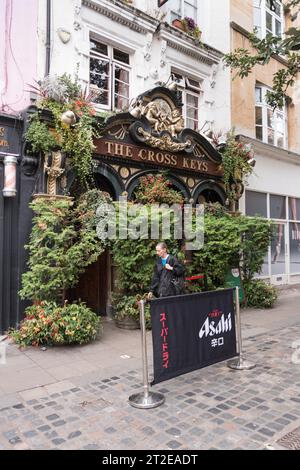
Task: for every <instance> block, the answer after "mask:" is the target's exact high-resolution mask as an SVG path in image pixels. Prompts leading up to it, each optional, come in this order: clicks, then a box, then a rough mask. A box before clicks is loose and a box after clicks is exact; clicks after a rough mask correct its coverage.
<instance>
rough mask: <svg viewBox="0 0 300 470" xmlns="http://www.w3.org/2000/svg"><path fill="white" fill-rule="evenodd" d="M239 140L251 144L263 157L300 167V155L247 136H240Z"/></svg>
mask: <svg viewBox="0 0 300 470" xmlns="http://www.w3.org/2000/svg"><path fill="white" fill-rule="evenodd" d="M237 138H238V140H239V141H241V142H244V143H250V144H251V145H252V147H253V150H254V152H255V153H256V154H259V155H262V156H263V157H269V158H274V159H275V160H281V161H283V162H288V163H293V164H294V165H300V155H299V154H298V153H295V152H291V151H290V150H285V149H282V148H280V147H275V146H274V145H270V144H266V143H265V142H261V141H260V140H257V139H253V138H251V137H247V136H245V135H238V136H237Z"/></svg>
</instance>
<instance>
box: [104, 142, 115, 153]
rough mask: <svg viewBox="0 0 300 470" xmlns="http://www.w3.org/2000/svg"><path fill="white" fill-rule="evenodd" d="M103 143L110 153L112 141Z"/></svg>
mask: <svg viewBox="0 0 300 470" xmlns="http://www.w3.org/2000/svg"><path fill="white" fill-rule="evenodd" d="M105 145H107V153H110V154H112V153H113V152H112V148H113V145H114V143H113V142H105Z"/></svg>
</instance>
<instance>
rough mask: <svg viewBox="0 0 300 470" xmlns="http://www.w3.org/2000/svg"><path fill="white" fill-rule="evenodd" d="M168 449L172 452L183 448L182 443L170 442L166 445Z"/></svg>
mask: <svg viewBox="0 0 300 470" xmlns="http://www.w3.org/2000/svg"><path fill="white" fill-rule="evenodd" d="M166 445H167V447H168V448H169V449H172V450H176V449H179V448H180V447H181V443H180V442H178V441H169V442H167V443H166Z"/></svg>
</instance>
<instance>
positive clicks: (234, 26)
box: [230, 21, 288, 67]
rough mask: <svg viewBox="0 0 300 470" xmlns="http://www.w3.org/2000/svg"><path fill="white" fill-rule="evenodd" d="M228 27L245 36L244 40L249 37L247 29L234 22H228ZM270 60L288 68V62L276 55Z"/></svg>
mask: <svg viewBox="0 0 300 470" xmlns="http://www.w3.org/2000/svg"><path fill="white" fill-rule="evenodd" d="M230 26H231V28H232V29H233V30H234V31H236V32H238V33H240V34H242V35H243V36H245V37H246V38H248V39H249V37H250V34H251V33H250V31H248V30H247V29H245V28H243V27H242V26H240V25H239V24H237V23H236V22H235V21H231V22H230ZM272 58H273V59H275V60H277V61H278V62H280V63H281V64H282V65H285V66H286V67H287V66H288V61H287V60H286V59H284V58H283V57H281V56H280V55H278V54H272Z"/></svg>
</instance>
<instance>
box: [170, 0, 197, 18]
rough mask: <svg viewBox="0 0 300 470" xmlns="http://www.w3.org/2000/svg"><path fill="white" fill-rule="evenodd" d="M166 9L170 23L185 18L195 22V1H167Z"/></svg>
mask: <svg viewBox="0 0 300 470" xmlns="http://www.w3.org/2000/svg"><path fill="white" fill-rule="evenodd" d="M168 9H169V10H170V14H171V22H172V21H173V20H176V19H180V18H184V17H186V16H187V17H189V18H192V19H193V20H194V21H195V22H197V0H169V2H168Z"/></svg>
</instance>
